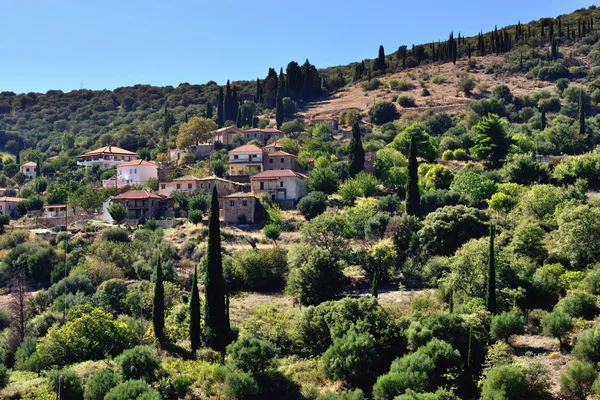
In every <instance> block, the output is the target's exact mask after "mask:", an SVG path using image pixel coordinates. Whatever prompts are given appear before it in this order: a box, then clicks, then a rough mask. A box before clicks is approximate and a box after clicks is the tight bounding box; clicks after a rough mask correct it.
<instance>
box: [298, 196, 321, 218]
mask: <svg viewBox="0 0 600 400" xmlns="http://www.w3.org/2000/svg"><path fill="white" fill-rule="evenodd" d="M297 208H298V211H300V214H302V215H303V216H304V218H306V219H312V218H314V217H316V216H317V215H319V214H323V213H324V212H325V210H326V209H327V196H325V194H324V193H323V192H310V193H309V194H308V195H307V196H304V197H303V198H302V199H300V201H299V202H298V206H297Z"/></svg>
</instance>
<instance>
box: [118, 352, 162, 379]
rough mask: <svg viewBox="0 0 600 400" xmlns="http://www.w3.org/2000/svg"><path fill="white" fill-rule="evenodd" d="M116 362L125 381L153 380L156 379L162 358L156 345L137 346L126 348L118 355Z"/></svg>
mask: <svg viewBox="0 0 600 400" xmlns="http://www.w3.org/2000/svg"><path fill="white" fill-rule="evenodd" d="M116 364H117V367H118V370H119V375H120V376H121V379H122V380H123V381H126V380H130V379H144V380H146V381H153V380H155V379H156V375H155V372H156V370H158V369H159V368H160V358H158V354H157V353H156V349H155V348H154V347H151V346H136V347H134V348H132V349H128V350H125V351H124V352H123V354H121V355H120V356H119V357H117V359H116Z"/></svg>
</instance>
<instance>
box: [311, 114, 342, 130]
mask: <svg viewBox="0 0 600 400" xmlns="http://www.w3.org/2000/svg"><path fill="white" fill-rule="evenodd" d="M310 122H311V124H312V125H316V124H319V123H321V122H325V123H326V124H327V125H329V127H330V128H331V130H332V131H333V132H334V133H335V132H339V130H340V127H339V122H338V120H337V118H334V117H332V116H330V115H316V116H314V117H312V119H311V120H310Z"/></svg>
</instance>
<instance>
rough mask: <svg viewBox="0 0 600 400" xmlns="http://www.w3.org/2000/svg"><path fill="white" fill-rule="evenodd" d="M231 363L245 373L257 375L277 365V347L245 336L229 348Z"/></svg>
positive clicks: (253, 337)
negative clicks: (275, 358)
mask: <svg viewBox="0 0 600 400" xmlns="http://www.w3.org/2000/svg"><path fill="white" fill-rule="evenodd" d="M227 353H228V354H229V357H230V361H231V363H232V364H233V365H234V366H235V367H237V368H239V369H241V370H242V371H245V372H250V373H252V374H257V373H261V372H264V371H265V370H267V369H269V368H271V367H272V366H274V365H275V360H274V357H275V354H276V351H275V347H274V346H273V344H272V343H270V342H268V341H266V340H261V339H258V338H256V337H255V336H253V335H243V336H241V337H240V338H239V339H238V340H236V341H235V342H233V343H232V344H230V345H229V346H227Z"/></svg>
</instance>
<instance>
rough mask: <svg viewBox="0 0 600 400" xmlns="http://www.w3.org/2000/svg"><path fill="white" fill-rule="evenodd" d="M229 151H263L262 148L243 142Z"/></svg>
mask: <svg viewBox="0 0 600 400" xmlns="http://www.w3.org/2000/svg"><path fill="white" fill-rule="evenodd" d="M230 153H263V149H261V148H260V147H258V146H255V145H253V144H245V145H243V146H240V147H236V148H235V149H233V150H231V151H230Z"/></svg>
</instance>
